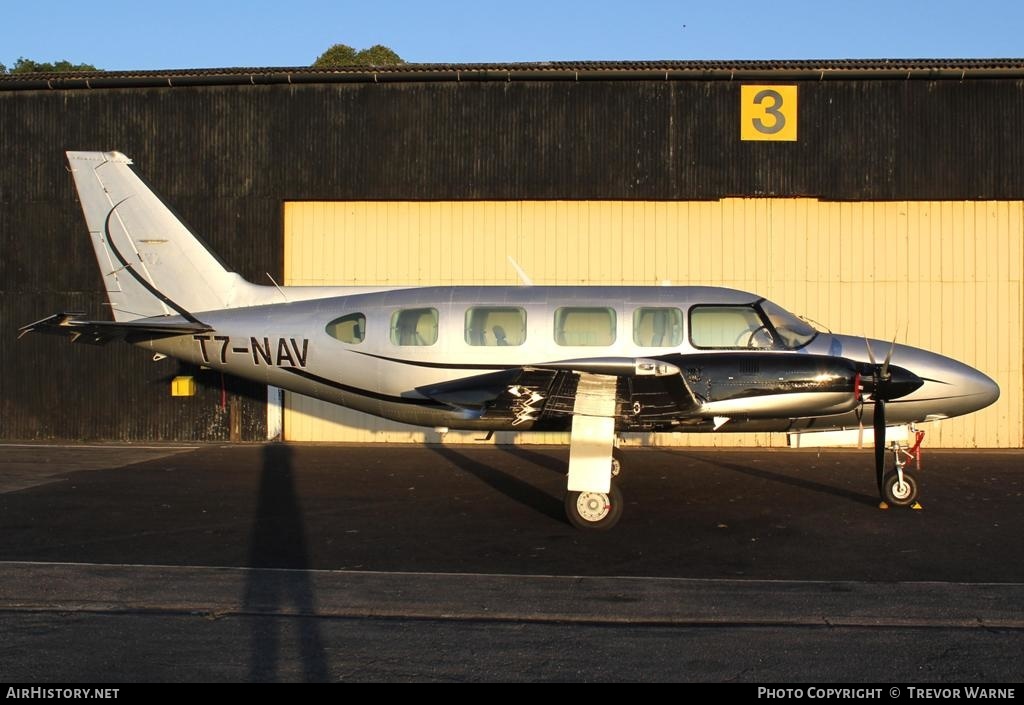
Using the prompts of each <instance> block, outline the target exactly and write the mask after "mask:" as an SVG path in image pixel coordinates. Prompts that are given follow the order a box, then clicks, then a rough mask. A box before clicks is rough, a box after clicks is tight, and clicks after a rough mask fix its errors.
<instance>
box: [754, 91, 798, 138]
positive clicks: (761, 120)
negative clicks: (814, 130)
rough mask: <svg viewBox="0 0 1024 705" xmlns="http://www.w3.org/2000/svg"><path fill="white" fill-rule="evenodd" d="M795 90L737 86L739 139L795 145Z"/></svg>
mask: <svg viewBox="0 0 1024 705" xmlns="http://www.w3.org/2000/svg"><path fill="white" fill-rule="evenodd" d="M796 108H797V102H796V86H740V139H741V140H743V141H747V140H774V141H779V142H796V116H797V110H796Z"/></svg>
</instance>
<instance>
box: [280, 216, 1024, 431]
mask: <svg viewBox="0 0 1024 705" xmlns="http://www.w3.org/2000/svg"><path fill="white" fill-rule="evenodd" d="M1022 240H1024V202H1021V201H1011V202H1008V201H984V202H948V201H944V202H936V201H931V202H919V201H899V202H867V203H837V202H822V201H818V200H814V199H725V200H722V201H714V202H709V201H704V202H692V201H690V202H679V201H676V202H663V201H662V202H652V201H599V202H583V201H487V202H450V201H449V202H432V203H408V202H406V203H396V202H348V203H343V202H308V203H288V204H286V206H285V281H286V282H287V283H288V284H297V285H323V284H348V285H353V284H419V285H430V284H515V283H517V277H516V274H515V271H514V270H513V268H512V267H511V266H510V265H509V263H508V261H507V257H508V256H512V257H514V258H515V259H516V261H518V262H519V264H520V265H521V266H522V267H523V268H524V269H525V270H526V271H527V272H528V273H529V275H530V276H531V278H532V279H533V280H534V283H536V284H551V285H557V284H563V285H564V284H581V283H584V284H585V283H589V284H622V285H630V284H647V285H653V284H659V283H662V282H671V283H672V284H677V285H681V284H708V285H720V286H728V287H733V288H737V289H744V290H747V291H752V292H757V293H760V294H762V295H764V296H767V297H768V298H770V299H772V300H774V301H776V302H778V303H780V304H781V305H783V306H785V307H786V308H788V309H790V310H792V311H794V312H796V313H800V314H803V315H806V316H809V317H810V318H812V319H814V320H817V321H820V322H822V323H823V324H825V325H828V326H829V327H830V328H831V329H832V330H834V331H836V332H843V333H850V334H863V335H867V336H871V337H876V338H883V339H891V338H892V337H893V336H897V337H898V339H899V340H900V341H901V342H906V343H908V344H910V345H914V346H917V347H923V348H927V349H930V350H934V351H935V352H939V353H942V354H944V355H948V356H950V357H953V358H956V359H958V360H963V361H964V362H966V363H968V364H970V365H972V366H975V367H977V368H979V369H981V370H982V371H984V372H986V373H987V374H989V375H990V376H992V377H993V378H994V379H995V380H996V381H997V382H998V383H999V385H1000V388H1001V389H1002V396H1001V398H1000V400H999V401H998V402H997V403H996V404H995V405H994V406H993V407H990V408H989V409H986V410H984V411H982V412H979V413H976V414H972V415H970V416H967V417H964V418H960V419H953V420H949V421H943V422H941V423H938V424H928V426H927V427H926V428H927V429H928V431H929V437H928V444H929V446H932V447H1020V446H1021V445H1022V438H1024V359H1022V355H1024V332H1022V331H1024V318H1022V317H1024V292H1022V289H1021V269H1022V257H1024V249H1022ZM285 434H286V436H287V437H288V438H290V439H293V440H312V441H341V440H344V441H386V442H421V441H424V440H429V441H434V442H436V441H438V440H439V439H438V435H437V434H436V433H434V432H433V431H429V430H425V429H421V428H414V427H409V426H401V425H399V424H394V423H391V422H387V421H382V420H380V419H375V418H372V417H368V416H366V415H363V414H360V413H358V412H353V411H348V410H344V409H338V408H337V407H333V406H331V405H327V404H323V403H322V402H317V401H315V400H312V399H308V398H306V397H301V396H298V395H289V396H288V398H287V401H286V415H285ZM480 435H481V434H479V433H455V432H452V433H450V434H448V436H447V437H446V438H445V441H446V442H465V441H469V440H472V439H474V438H476V437H478V436H480ZM499 436H500V437H499ZM496 440H498V441H500V442H511V441H522V442H531V443H537V442H554V443H564V442H566V440H567V439H566V436H565V435H564V434H498V436H496ZM631 440H632V442H636V443H645V444H646V443H654V444H665V445H708V444H714V445H778V444H784V443H785V437H784V436H782V435H779V434H775V435H773V434H692V435H688V434H661V435H657V436H653V437H650V438H648V437H640V436H638V437H635V438H633V439H631Z"/></svg>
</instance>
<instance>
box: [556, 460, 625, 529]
mask: <svg viewBox="0 0 1024 705" xmlns="http://www.w3.org/2000/svg"><path fill="white" fill-rule="evenodd" d="M611 468H612V469H611V481H610V484H609V486H608V491H607V492H591V491H583V492H574V491H572V490H568V491H566V493H565V516H566V518H567V519H568V520H569V523H570V524H572V525H573V526H574V527H576V528H577V529H585V530H590V531H606V530H608V529H610V528H612V527H613V526H615V525H616V524H618V523H619V519H621V518H622V505H623V502H622V490H621V489H619V485H618V482H617V481H616V479H617V478H618V475H619V472H620V471H621V469H622V463H621V461H620V460H619V459H618V458H616V457H613V458H612V460H611Z"/></svg>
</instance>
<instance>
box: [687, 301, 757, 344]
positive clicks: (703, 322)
mask: <svg viewBox="0 0 1024 705" xmlns="http://www.w3.org/2000/svg"><path fill="white" fill-rule="evenodd" d="M690 342H691V343H693V346H694V347H695V348H755V349H756V348H771V347H773V346H774V344H775V338H774V336H773V335H772V330H771V328H770V327H769V326H768V325H767V324H766V323H765V321H764V320H763V319H762V318H761V316H760V315H759V313H758V311H757V309H755V308H754V307H753V306H713V305H708V306H694V307H693V308H691V309H690Z"/></svg>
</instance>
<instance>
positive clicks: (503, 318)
mask: <svg viewBox="0 0 1024 705" xmlns="http://www.w3.org/2000/svg"><path fill="white" fill-rule="evenodd" d="M466 342H467V343H469V344H470V345H474V346H484V347H504V346H515V345H522V344H523V343H524V342H526V311H524V310H523V309H521V308H515V307H512V306H474V307H472V308H470V309H467V310H466Z"/></svg>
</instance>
